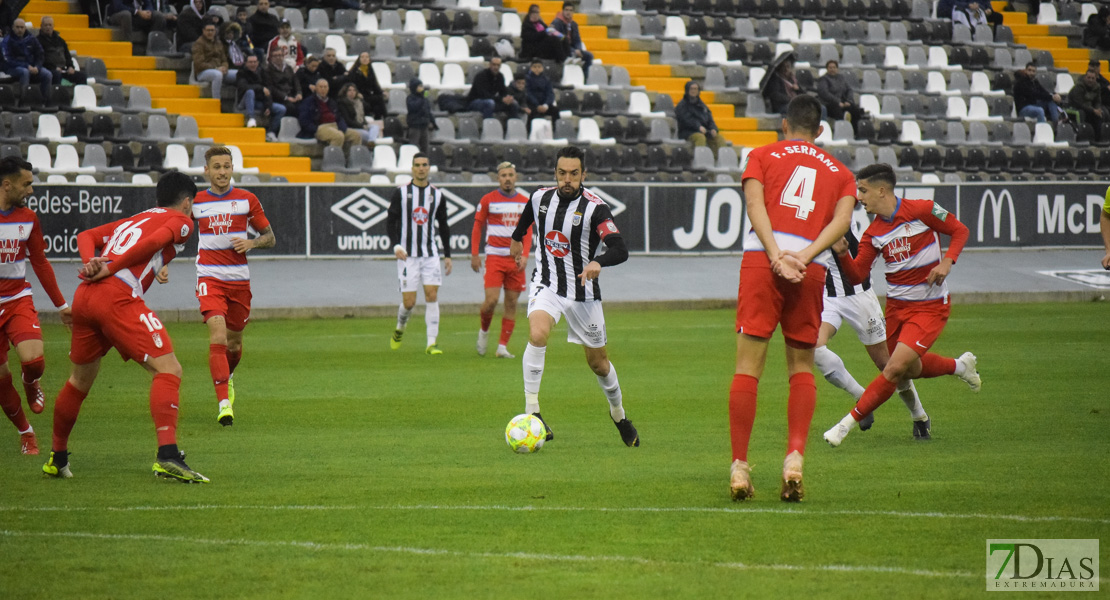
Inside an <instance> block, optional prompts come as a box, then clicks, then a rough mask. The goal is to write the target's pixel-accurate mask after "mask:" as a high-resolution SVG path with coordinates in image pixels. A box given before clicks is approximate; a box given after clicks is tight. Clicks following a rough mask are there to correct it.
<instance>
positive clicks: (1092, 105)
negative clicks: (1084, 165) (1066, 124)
mask: <svg viewBox="0 0 1110 600" xmlns="http://www.w3.org/2000/svg"><path fill="white" fill-rule="evenodd" d="M1068 105H1069V106H1071V108H1073V109H1075V110H1076V111H1077V112H1078V113H1079V122H1080V123H1089V124H1090V125H1091V127H1092V128H1094V130H1095V139H1096V140H1098V139H1099V131H1100V130H1101V129H1102V114H1103V110H1102V90H1101V89H1100V88H1099V85H1098V73H1097V72H1096V71H1087V72H1086V73H1084V74H1083V77H1080V78H1079V81H1078V82H1077V83H1076V84H1075V85H1074V86H1072V88H1071V91H1070V92H1068Z"/></svg>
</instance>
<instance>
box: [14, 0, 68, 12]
mask: <svg viewBox="0 0 1110 600" xmlns="http://www.w3.org/2000/svg"><path fill="white" fill-rule="evenodd" d="M20 12H25V13H27V14H35V13H41V14H46V15H64V14H68V13H69V12H70V10H69V2H65V1H60V0H31V1H30V2H28V3H27V4H26V5H24V7H23V10H22V11H20Z"/></svg>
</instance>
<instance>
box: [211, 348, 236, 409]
mask: <svg viewBox="0 0 1110 600" xmlns="http://www.w3.org/2000/svg"><path fill="white" fill-rule="evenodd" d="M208 370H209V371H210V372H211V373H212V385H213V387H215V388H216V402H220V403H223V402H225V401H227V380H228V378H230V377H231V367H230V366H229V365H228V360H227V345H225V344H209V345H208Z"/></svg>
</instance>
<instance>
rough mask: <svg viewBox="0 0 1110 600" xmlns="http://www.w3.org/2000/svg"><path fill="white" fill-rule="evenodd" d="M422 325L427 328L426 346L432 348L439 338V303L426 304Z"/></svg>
mask: <svg viewBox="0 0 1110 600" xmlns="http://www.w3.org/2000/svg"><path fill="white" fill-rule="evenodd" d="M424 324H425V325H427V326H428V345H429V346H434V345H435V343H436V338H437V337H439V302H427V303H426V306H425V312H424Z"/></svg>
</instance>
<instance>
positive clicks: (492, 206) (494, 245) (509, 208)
mask: <svg viewBox="0 0 1110 600" xmlns="http://www.w3.org/2000/svg"><path fill="white" fill-rule="evenodd" d="M527 204H528V196H525V195H524V194H522V193H520V192H517V193H516V194H515V195H513V196H506V195H505V194H504V193H502V192H501V188H498V189H496V190H493V191H492V192H490V193H488V194H486V195H485V196H482V200H481V202H480V203H479V204H478V212H476V213H474V229H473V231H471V233H470V253H471V254H478V248H479V247H480V246H481V241H482V224H483V223H485V224H486V256H508V255H509V244H510V243H512V241H513V238H512V236H513V230H514V229H516V224H517V222H519V221H520V215H521V213H523V212H524V207H525V206H526V205H527ZM531 249H532V228H531V227H529V228H528V235H526V236H524V256H528V252H529V251H530V250H531Z"/></svg>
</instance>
